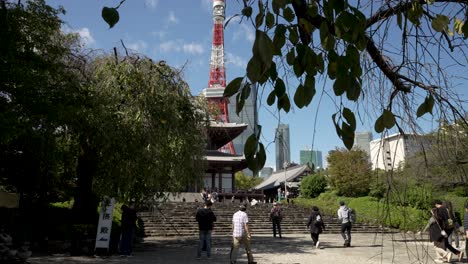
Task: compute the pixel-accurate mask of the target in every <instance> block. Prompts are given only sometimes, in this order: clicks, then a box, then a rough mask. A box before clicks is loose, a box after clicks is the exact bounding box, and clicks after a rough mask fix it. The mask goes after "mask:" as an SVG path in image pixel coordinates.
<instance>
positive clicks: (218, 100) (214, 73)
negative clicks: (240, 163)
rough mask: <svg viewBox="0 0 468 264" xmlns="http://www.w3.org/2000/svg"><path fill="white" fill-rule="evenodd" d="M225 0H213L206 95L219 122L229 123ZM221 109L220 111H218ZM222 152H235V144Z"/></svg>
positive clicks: (223, 148) (230, 143)
mask: <svg viewBox="0 0 468 264" xmlns="http://www.w3.org/2000/svg"><path fill="white" fill-rule="evenodd" d="M225 8H226V3H225V0H213V22H214V26H213V43H212V47H211V58H210V79H209V81H208V88H207V89H206V90H207V93H206V94H205V96H206V97H207V99H208V102H209V104H211V106H213V107H215V108H216V110H217V111H215V112H216V113H215V116H213V117H214V118H215V120H216V121H218V122H223V123H229V115H228V100H229V99H228V98H226V97H224V96H223V93H224V89H225V88H226V68H225V66H224V28H223V27H224V19H225ZM218 110H219V111H218ZM221 151H222V152H226V153H231V154H235V150H234V145H233V144H232V142H229V143H228V144H226V145H225V146H223V147H222V148H221Z"/></svg>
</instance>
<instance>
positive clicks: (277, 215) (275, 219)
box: [270, 202, 283, 238]
mask: <svg viewBox="0 0 468 264" xmlns="http://www.w3.org/2000/svg"><path fill="white" fill-rule="evenodd" d="M281 220H283V212H282V211H281V208H280V206H279V204H278V203H276V202H274V203H273V208H271V210H270V221H271V222H272V223H273V237H276V230H278V235H279V238H282V236H281Z"/></svg>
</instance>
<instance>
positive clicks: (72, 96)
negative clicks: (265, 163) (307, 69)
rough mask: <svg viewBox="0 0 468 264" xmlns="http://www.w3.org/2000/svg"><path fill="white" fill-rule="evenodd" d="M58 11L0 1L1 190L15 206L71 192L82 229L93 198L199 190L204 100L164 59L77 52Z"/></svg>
mask: <svg viewBox="0 0 468 264" xmlns="http://www.w3.org/2000/svg"><path fill="white" fill-rule="evenodd" d="M63 12H64V10H62V9H54V8H52V7H50V6H48V5H47V4H46V3H45V1H43V0H31V1H25V2H19V3H11V2H7V1H0V28H1V30H0V39H1V40H2V41H0V66H1V68H0V74H1V75H0V77H1V78H0V109H1V111H0V128H1V129H0V157H1V158H0V184H1V185H2V188H5V189H7V190H11V191H18V192H20V193H21V194H22V197H24V199H22V202H21V204H22V205H24V204H25V203H24V201H26V200H28V201H31V202H34V203H37V202H40V203H42V204H47V203H48V202H49V201H51V199H52V196H54V197H55V198H61V199H65V198H68V197H70V196H74V197H75V202H74V211H75V212H76V218H75V220H76V221H79V222H88V223H89V222H94V221H95V219H94V216H95V213H96V205H97V199H96V197H98V196H101V195H109V196H113V197H116V198H118V199H119V200H121V201H127V200H130V199H135V200H137V201H141V200H145V199H146V198H148V197H152V196H153V195H154V194H155V193H158V192H162V191H169V192H171V191H174V192H176V191H182V190H185V189H186V188H187V187H189V186H190V187H191V186H194V185H197V184H201V181H202V175H203V172H204V165H205V164H204V159H203V157H204V146H205V134H204V131H205V128H206V123H205V122H206V121H207V120H208V118H207V116H206V114H205V113H206V111H205V110H204V106H203V103H204V102H202V101H200V100H198V99H194V98H193V97H192V96H191V95H190V92H189V87H188V85H187V84H186V83H185V82H184V81H183V80H182V78H181V77H180V73H179V72H178V71H177V70H175V69H173V68H171V67H169V66H167V65H165V64H164V63H157V62H154V61H152V60H151V59H149V58H146V57H144V56H141V55H130V56H125V57H119V56H116V55H99V54H98V55H96V54H91V55H88V56H84V55H83V54H82V53H81V47H80V45H79V42H78V39H77V36H74V35H65V34H63V32H61V30H60V28H61V25H62V21H61V20H60V19H59V18H58V15H59V14H60V13H63ZM63 187H66V188H63ZM71 188H73V190H74V191H73V192H72V191H71ZM59 196H60V197H59Z"/></svg>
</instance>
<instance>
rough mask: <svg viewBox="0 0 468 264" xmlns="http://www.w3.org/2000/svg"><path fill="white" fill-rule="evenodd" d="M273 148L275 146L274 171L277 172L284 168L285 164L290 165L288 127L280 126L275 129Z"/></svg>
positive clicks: (285, 125)
mask: <svg viewBox="0 0 468 264" xmlns="http://www.w3.org/2000/svg"><path fill="white" fill-rule="evenodd" d="M275 146H276V171H279V170H282V169H283V168H284V166H285V164H289V163H291V144H290V141H289V125H287V124H280V125H279V126H278V127H277V128H276V131H275ZM286 166H287V165H286Z"/></svg>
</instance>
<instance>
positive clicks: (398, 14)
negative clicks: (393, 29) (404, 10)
mask: <svg viewBox="0 0 468 264" xmlns="http://www.w3.org/2000/svg"><path fill="white" fill-rule="evenodd" d="M402 22H403V15H402V14H401V12H398V13H397V25H398V27H399V28H400V29H403V26H402Z"/></svg>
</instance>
